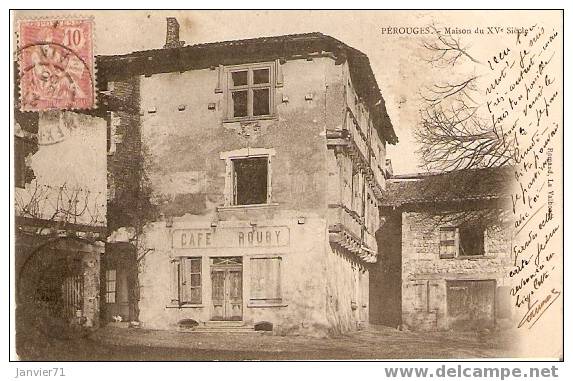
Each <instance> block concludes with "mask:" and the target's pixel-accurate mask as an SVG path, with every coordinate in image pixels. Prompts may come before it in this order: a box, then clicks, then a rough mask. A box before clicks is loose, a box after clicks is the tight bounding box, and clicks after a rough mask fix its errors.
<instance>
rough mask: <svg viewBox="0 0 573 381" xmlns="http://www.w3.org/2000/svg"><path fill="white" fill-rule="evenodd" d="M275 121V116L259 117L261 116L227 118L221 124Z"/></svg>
mask: <svg viewBox="0 0 573 381" xmlns="http://www.w3.org/2000/svg"><path fill="white" fill-rule="evenodd" d="M270 119H277V116H276V115H261V116H248V117H242V118H229V119H223V123H250V122H256V121H258V120H270Z"/></svg>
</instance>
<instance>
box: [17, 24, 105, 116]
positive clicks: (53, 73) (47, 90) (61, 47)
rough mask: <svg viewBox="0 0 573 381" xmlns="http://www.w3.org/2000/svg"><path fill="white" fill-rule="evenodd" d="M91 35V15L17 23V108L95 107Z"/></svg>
mask: <svg viewBox="0 0 573 381" xmlns="http://www.w3.org/2000/svg"><path fill="white" fill-rule="evenodd" d="M93 35H94V21H93V19H91V18H75V19H73V18H62V19H49V20H47V19H38V20H20V21H19V22H18V37H19V38H18V65H19V81H18V84H19V89H20V99H19V100H20V110H21V111H48V110H74V109H92V108H94V107H95V105H96V96H95V94H96V92H95V87H96V86H95V64H94V39H93Z"/></svg>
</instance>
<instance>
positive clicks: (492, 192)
mask: <svg viewBox="0 0 573 381" xmlns="http://www.w3.org/2000/svg"><path fill="white" fill-rule="evenodd" d="M512 176H513V169H512V168H511V167H508V166H506V167H500V168H483V169H465V170H459V171H452V172H443V173H425V174H415V175H401V176H394V177H392V178H390V179H389V180H388V181H387V182H386V190H385V192H384V196H383V199H382V202H381V206H386V207H399V206H403V205H408V204H422V203H436V202H455V201H471V200H494V199H506V198H509V196H510V191H511V186H512V184H513V181H512V180H513V178H512Z"/></svg>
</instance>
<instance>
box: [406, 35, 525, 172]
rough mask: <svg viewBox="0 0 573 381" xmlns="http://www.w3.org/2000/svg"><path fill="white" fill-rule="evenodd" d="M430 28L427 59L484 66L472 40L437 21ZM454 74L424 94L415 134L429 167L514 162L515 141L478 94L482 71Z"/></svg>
mask: <svg viewBox="0 0 573 381" xmlns="http://www.w3.org/2000/svg"><path fill="white" fill-rule="evenodd" d="M430 28H431V30H432V32H433V33H432V34H431V36H432V37H431V38H432V40H429V41H428V40H426V41H424V42H423V43H422V47H423V48H424V51H425V53H427V57H425V58H424V60H425V61H426V62H428V63H429V64H431V65H432V66H434V67H441V68H448V67H449V68H450V70H451V69H452V68H453V67H456V68H459V67H460V66H462V65H465V66H464V67H467V66H468V64H469V65H470V67H471V66H472V65H473V71H474V72H475V71H476V69H478V68H479V67H481V65H482V64H481V62H480V61H479V60H477V59H476V58H474V57H473V56H472V55H471V54H470V53H469V45H465V44H463V43H462V42H461V41H460V38H459V37H454V36H451V35H449V34H445V33H444V32H443V31H441V30H440V29H439V28H438V27H436V26H435V25H433V26H431V27H430ZM450 77H451V78H449V79H447V80H444V81H442V82H439V83H434V84H433V85H432V86H430V87H429V88H426V89H425V90H424V91H422V93H421V98H422V103H423V105H422V107H421V108H420V123H419V125H418V127H417V129H416V130H415V132H414V137H415V138H416V140H417V141H418V143H419V144H420V149H419V150H418V152H417V153H418V154H419V155H420V157H421V159H422V162H423V165H424V166H425V168H426V169H427V170H430V171H432V170H434V171H435V170H437V171H452V170H458V169H468V168H484V167H499V166H503V165H506V164H510V163H511V159H512V152H513V150H512V147H513V143H514V142H513V141H512V140H511V138H510V137H508V136H503V133H502V132H501V131H498V130H497V129H496V128H495V127H494V126H493V125H492V123H491V122H490V121H489V119H488V118H487V117H486V116H484V110H483V109H484V108H483V107H482V103H480V100H479V97H478V86H477V83H478V80H479V79H480V76H479V75H476V74H470V75H465V77H463V78H462V79H457V76H456V75H451V76H450Z"/></svg>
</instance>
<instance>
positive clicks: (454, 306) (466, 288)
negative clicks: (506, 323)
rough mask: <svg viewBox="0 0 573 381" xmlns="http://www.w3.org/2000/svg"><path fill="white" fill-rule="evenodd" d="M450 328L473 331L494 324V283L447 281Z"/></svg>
mask: <svg viewBox="0 0 573 381" xmlns="http://www.w3.org/2000/svg"><path fill="white" fill-rule="evenodd" d="M447 292H448V293H447V302H448V320H449V325H450V328H454V329H461V330H474V329H479V328H485V327H492V326H493V325H494V324H495V281H494V280H467V281H465V280H464V281H449V282H448V291H447Z"/></svg>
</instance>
